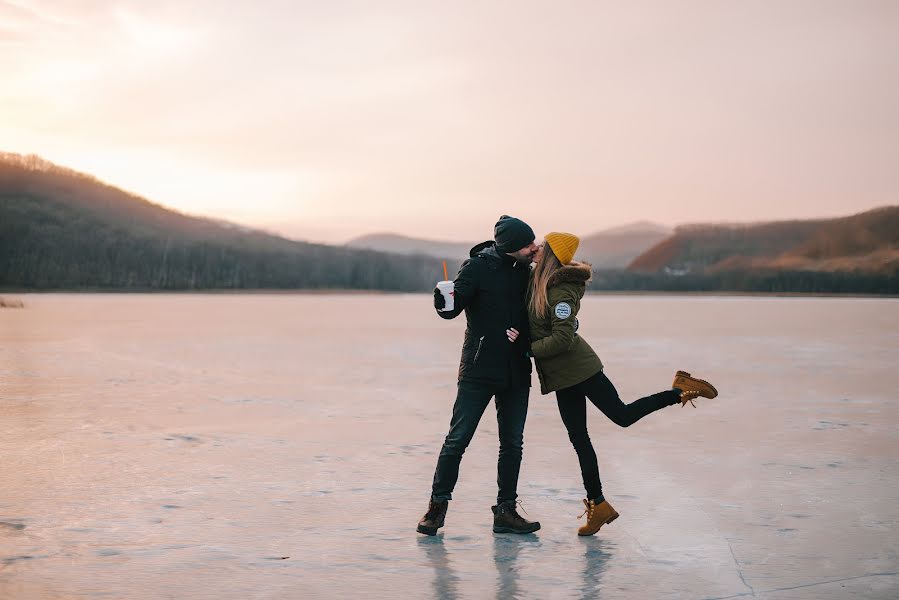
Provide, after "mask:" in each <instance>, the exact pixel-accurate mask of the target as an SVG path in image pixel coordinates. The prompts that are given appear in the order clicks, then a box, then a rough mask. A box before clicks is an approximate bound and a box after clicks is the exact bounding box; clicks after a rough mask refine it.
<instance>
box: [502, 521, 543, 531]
mask: <svg viewBox="0 0 899 600" xmlns="http://www.w3.org/2000/svg"><path fill="white" fill-rule="evenodd" d="M539 529H540V523H534V526H533V527H529V528H528V529H512V528H511V527H497V526H496V525H494V526H493V533H534V532H535V531H537V530H539Z"/></svg>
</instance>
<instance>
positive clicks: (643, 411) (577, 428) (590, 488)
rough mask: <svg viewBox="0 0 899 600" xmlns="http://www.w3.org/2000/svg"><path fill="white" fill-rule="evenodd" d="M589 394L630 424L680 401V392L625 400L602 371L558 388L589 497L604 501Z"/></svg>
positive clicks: (621, 422) (605, 410)
mask: <svg viewBox="0 0 899 600" xmlns="http://www.w3.org/2000/svg"><path fill="white" fill-rule="evenodd" d="M585 398H589V399H590V402H592V403H593V404H595V405H596V408H598V409H599V410H601V411H602V412H603V414H604V415H605V416H607V417H609V419H611V420H612V422H613V423H615V424H616V425H620V426H621V427H629V426H631V425H633V424H634V423H636V422H637V421H639V420H640V419H642V418H643V417H645V416H646V415H648V414H649V413H651V412H655V411H657V410H659V409H660V408H665V407H666V406H671V405H672V404H677V403H678V402H680V394H679V393H678V392H677V391H676V390H667V391H664V392H659V393H658V394H653V395H652V396H647V397H646V398H640V399H639V400H637V401H635V402H631V403H630V404H625V403H624V402H622V401H621V398H619V397H618V392H617V390H615V386H614V385H612V382H611V381H609V379H608V377H606V376H605V374H603V372H602V371H600V372H599V373H597V374H596V375H594V376H593V377H591V378H590V379H587V380H586V381H582V382H581V383H579V384H577V385H573V386H571V387H568V388H565V389H562V390H559V391H557V392H556V401H557V402H558V403H559V414H560V415H562V422H563V423H565V428H566V429H568V439H570V440H571V444H572V445H573V446H574V450H575V452H577V458H578V461H579V462H580V463H581V475H582V476H583V478H584V488H585V489H586V490H587V498H592V499H595V500H597V501H601V500H602V499H603V495H602V483H600V481H599V465H598V464H597V463H596V452H594V451H593V444H591V443H590V435H589V434H588V433H587V402H586V400H585Z"/></svg>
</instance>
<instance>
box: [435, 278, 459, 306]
mask: <svg viewBox="0 0 899 600" xmlns="http://www.w3.org/2000/svg"><path fill="white" fill-rule="evenodd" d="M437 289H438V290H440V293H441V294H442V295H443V300H444V302H446V304H445V305H444V307H443V308H441V309H440V312H446V311H448V310H453V306H454V303H453V300H454V299H455V294H456V292H455V291H454V290H455V289H456V284H454V283H453V282H452V281H438V282H437Z"/></svg>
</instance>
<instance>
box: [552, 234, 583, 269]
mask: <svg viewBox="0 0 899 600" xmlns="http://www.w3.org/2000/svg"><path fill="white" fill-rule="evenodd" d="M543 239H545V240H546V243H547V244H549V247H550V248H551V249H552V251H553V254H555V255H556V258H558V259H559V262H560V263H562V264H563V265H567V264H568V263H570V262H571V261H572V259H573V258H574V253H575V252H576V251H577V246H578V244H580V243H581V240H580V239H578V237H577V236H576V235H574V234H572V233H559V232H558V231H553V232H551V233H547V234H546V237H545V238H543Z"/></svg>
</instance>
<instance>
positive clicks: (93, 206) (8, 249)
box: [0, 153, 442, 291]
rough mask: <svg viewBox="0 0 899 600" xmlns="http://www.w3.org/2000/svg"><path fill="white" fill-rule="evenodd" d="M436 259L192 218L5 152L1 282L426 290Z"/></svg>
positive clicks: (0, 181) (19, 285)
mask: <svg viewBox="0 0 899 600" xmlns="http://www.w3.org/2000/svg"><path fill="white" fill-rule="evenodd" d="M441 270H442V267H441V266H440V262H439V261H437V260H436V259H433V258H429V257H423V256H400V255H396V254H387V253H382V252H374V251H371V250H359V249H349V248H345V247H334V246H327V245H323V244H311V243H305V242H298V241H293V240H288V239H285V238H281V237H278V236H274V235H269V234H267V233H264V232H261V231H255V230H252V229H247V228H244V227H241V226H237V225H231V224H227V223H222V222H219V221H215V220H212V219H205V218H198V217H192V216H188V215H184V214H181V213H178V212H175V211H172V210H168V209H166V208H164V207H162V206H160V205H158V204H154V203H152V202H149V201H148V200H146V199H144V198H141V197H139V196H135V195H133V194H130V193H128V192H125V191H123V190H120V189H118V188H115V187H112V186H109V185H106V184H104V183H102V182H101V181H99V180H97V179H96V178H94V177H91V176H89V175H85V174H82V173H78V172H75V171H72V170H69V169H66V168H63V167H59V166H57V165H54V164H52V163H49V162H47V161H44V160H42V159H40V158H38V157H35V156H21V155H18V154H9V153H0V287H2V288H7V289H133V290H137V289H141V290H148V289H164V290H196V289H254V288H255V289H309V288H314V289H322V288H324V289H374V290H401V291H418V290H421V291H424V290H428V289H431V288H432V287H433V284H434V281H436V280H437V279H439V275H440V273H441Z"/></svg>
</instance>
